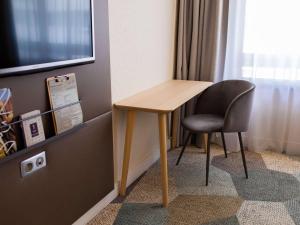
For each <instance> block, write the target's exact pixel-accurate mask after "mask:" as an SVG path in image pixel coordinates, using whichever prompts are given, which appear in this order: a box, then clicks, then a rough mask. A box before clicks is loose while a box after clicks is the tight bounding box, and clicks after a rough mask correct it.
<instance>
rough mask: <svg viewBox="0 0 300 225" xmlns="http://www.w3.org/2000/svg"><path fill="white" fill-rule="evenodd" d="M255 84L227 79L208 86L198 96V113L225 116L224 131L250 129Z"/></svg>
mask: <svg viewBox="0 0 300 225" xmlns="http://www.w3.org/2000/svg"><path fill="white" fill-rule="evenodd" d="M254 89H255V85H254V84H253V83H251V82H249V81H245V80H225V81H221V82H219V83H216V84H214V85H212V86H210V87H209V88H207V89H206V90H205V91H204V92H203V93H202V94H201V95H200V96H199V98H198V100H197V104H196V111H195V113H196V114H217V115H220V116H223V117H224V120H225V121H224V129H223V130H224V132H244V131H246V130H247V129H248V126H249V119H250V113H251V108H252V102H253V96H254Z"/></svg>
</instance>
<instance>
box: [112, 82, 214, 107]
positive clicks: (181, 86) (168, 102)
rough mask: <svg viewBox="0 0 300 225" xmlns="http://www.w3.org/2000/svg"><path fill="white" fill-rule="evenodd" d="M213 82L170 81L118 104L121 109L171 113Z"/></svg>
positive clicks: (116, 104)
mask: <svg viewBox="0 0 300 225" xmlns="http://www.w3.org/2000/svg"><path fill="white" fill-rule="evenodd" d="M210 85H212V82H205V81H187V80H170V81H166V82H164V83H162V84H159V85H157V86H155V87H153V88H150V89H147V90H145V91H142V92H139V93H137V94H135V95H133V96H131V97H128V98H126V99H123V100H121V101H118V102H116V103H115V104H114V105H115V107H117V108H119V109H125V110H139V111H150V112H171V111H174V110H175V109H177V108H178V107H180V106H181V105H183V104H184V103H186V102H187V101H189V100H190V99H192V98H193V97H195V96H196V95H198V94H199V93H201V92H202V91H204V90H205V89H206V88H208V87H209V86H210Z"/></svg>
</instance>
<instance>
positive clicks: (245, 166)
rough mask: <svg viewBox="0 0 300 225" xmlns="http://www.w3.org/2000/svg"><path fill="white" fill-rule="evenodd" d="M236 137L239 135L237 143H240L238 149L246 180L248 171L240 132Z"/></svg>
mask: <svg viewBox="0 0 300 225" xmlns="http://www.w3.org/2000/svg"><path fill="white" fill-rule="evenodd" d="M238 135H239V141H240V147H241V153H242V159H243V165H244V170H245V174H246V178H247V179H248V170H247V164H246V158H245V152H244V146H243V140H242V134H241V132H238Z"/></svg>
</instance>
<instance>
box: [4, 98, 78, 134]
mask: <svg viewBox="0 0 300 225" xmlns="http://www.w3.org/2000/svg"><path fill="white" fill-rule="evenodd" d="M80 103H81V100H79V101H77V102H73V103H70V104H67V105H64V106H60V107H57V108H55V109H51V110H48V111H46V112H42V113H40V114H36V115H34V116H30V117H28V118H26V119H22V120H21V119H20V120H16V121H14V122H12V123H9V124H6V125H2V126H0V129H3V128H5V127H9V126H12V125H17V124H19V123H22V122H24V121H26V120H31V119H33V118H36V117H39V116H45V115H47V114H49V113H52V112H56V111H59V110H62V109H65V108H68V107H70V106H72V105H77V104H80Z"/></svg>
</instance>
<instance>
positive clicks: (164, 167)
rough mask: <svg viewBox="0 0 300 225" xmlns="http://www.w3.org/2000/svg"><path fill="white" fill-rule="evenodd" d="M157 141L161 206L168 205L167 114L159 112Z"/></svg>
mask: <svg viewBox="0 0 300 225" xmlns="http://www.w3.org/2000/svg"><path fill="white" fill-rule="evenodd" d="M158 121H159V142H160V167H161V179H162V192H163V198H162V201H163V206H164V207H167V206H168V159H167V126H166V125H167V114H166V113H159V114H158Z"/></svg>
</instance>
